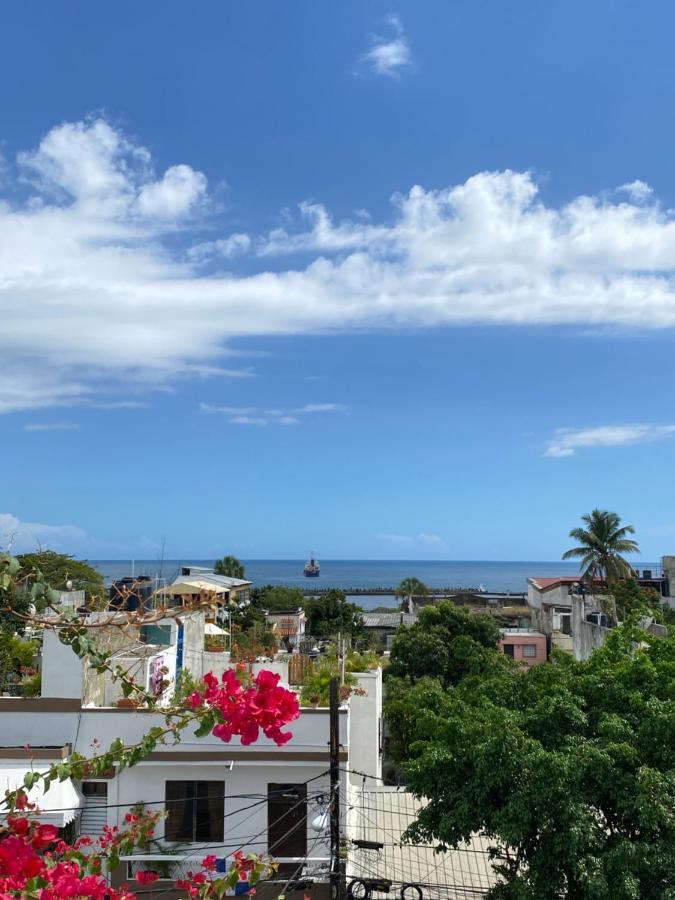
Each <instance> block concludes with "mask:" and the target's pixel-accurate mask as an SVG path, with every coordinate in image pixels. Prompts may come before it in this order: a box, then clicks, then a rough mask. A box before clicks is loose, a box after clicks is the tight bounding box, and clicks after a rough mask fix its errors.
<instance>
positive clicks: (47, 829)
mask: <svg viewBox="0 0 675 900" xmlns="http://www.w3.org/2000/svg"><path fill="white" fill-rule="evenodd" d="M58 836H59V829H58V828H57V827H56V826H55V825H39V826H38V827H37V829H36V831H35V833H34V834H33V838H32V844H33V847H35V849H36V850H44V849H46V848H47V847H48V846H49V845H50V844H53V843H54V841H55V840H56V839H57V838H58Z"/></svg>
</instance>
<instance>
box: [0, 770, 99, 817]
mask: <svg viewBox="0 0 675 900" xmlns="http://www.w3.org/2000/svg"><path fill="white" fill-rule="evenodd" d="M49 765H50V763H49V762H43V761H42V760H40V761H39V762H37V763H36V768H38V767H39V768H38V771H43V770H46V769H47V768H49ZM25 775H26V766H25V764H24V765H22V766H2V767H1V768H0V797H4V795H5V791H15V790H17V788H20V787H21V785H22V784H23V779H24V777H25ZM28 799H29V801H30V802H31V803H36V804H37V806H38V809H39V812H35V813H31V812H30V810H27V811H26V812H25V813H23V815H26V816H29V817H34V818H36V819H37V820H38V821H39V822H42V823H43V824H44V825H55V826H56V827H57V828H64V827H65V826H66V825H67V824H68V823H69V822H72V821H73V819H74V818H75V816H76V815H77V813H78V811H79V810H80V809H81V808H82V807H83V806H84V800H83V798H82V795H81V794H80V792H79V791H78V789H77V788H76V787H75V785H74V784H73V782H72V781H71V780H70V778H67V779H66V780H65V781H52V783H51V784H50V786H49V790H48V791H47V793H46V794H45V793H44V783H43V782H42V781H41V782H40V783H39V784H36V785H35V786H34V787H32V788H31V789H30V791H29V792H28ZM0 815H1V814H0ZM2 818H5V817H4V816H2Z"/></svg>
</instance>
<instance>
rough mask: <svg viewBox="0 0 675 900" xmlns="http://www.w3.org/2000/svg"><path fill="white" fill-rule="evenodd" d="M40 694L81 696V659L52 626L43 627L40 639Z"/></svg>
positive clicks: (48, 695) (47, 695)
mask: <svg viewBox="0 0 675 900" xmlns="http://www.w3.org/2000/svg"><path fill="white" fill-rule="evenodd" d="M42 696H43V697H78V698H79V697H81V696H82V661H81V660H80V658H79V656H76V655H75V653H73V651H72V649H71V648H70V647H69V646H68V645H67V644H62V643H61V641H60V640H59V637H58V634H57V632H56V631H55V630H54V629H52V628H45V630H44V635H43V639H42ZM23 743H25V741H24V742H23ZM23 743H22V744H20V745H19V746H22V745H23Z"/></svg>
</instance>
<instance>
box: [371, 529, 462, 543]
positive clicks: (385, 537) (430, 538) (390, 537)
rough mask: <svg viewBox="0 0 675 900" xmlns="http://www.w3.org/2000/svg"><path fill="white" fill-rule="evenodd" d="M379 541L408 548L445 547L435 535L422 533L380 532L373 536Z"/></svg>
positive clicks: (441, 540)
mask: <svg viewBox="0 0 675 900" xmlns="http://www.w3.org/2000/svg"><path fill="white" fill-rule="evenodd" d="M375 537H377V538H379V539H380V540H381V541H386V542H387V543H389V544H406V545H408V546H414V545H417V546H427V547H445V541H444V540H443V538H442V537H440V536H439V535H437V534H432V533H430V532H427V531H422V532H420V533H419V534H391V533H390V532H381V533H380V534H377V535H375Z"/></svg>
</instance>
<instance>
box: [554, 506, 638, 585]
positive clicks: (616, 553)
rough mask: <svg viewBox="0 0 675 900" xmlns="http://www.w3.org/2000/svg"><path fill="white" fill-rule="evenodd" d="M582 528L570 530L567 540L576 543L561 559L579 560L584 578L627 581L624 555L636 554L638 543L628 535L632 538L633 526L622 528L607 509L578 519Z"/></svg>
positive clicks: (627, 575) (628, 569)
mask: <svg viewBox="0 0 675 900" xmlns="http://www.w3.org/2000/svg"><path fill="white" fill-rule="evenodd" d="M581 519H582V521H583V522H584V523H585V525H586V527H585V528H573V529H572V531H570V537H571V538H574V539H575V541H578V542H579V546H578V547H572V549H571V550H568V551H567V552H566V553H563V557H562V558H563V559H572V558H574V557H581V563H580V567H581V568H582V569H583V570H584V572H583V577H584V578H587V579H589V580H591V581H592V580H593V579H594V578H600V579H602V580H604V581H606V582H610V581H617V580H618V579H620V578H629V577H630V576H631V574H632V568H631V566H630V564H629V563H628V561H627V560H626V559H624V557H623V556H622V554H623V553H639V552H640V548H639V547H638V545H637V543H636V542H635V541H633V540H631V539H630V538H629V537H627V535H629V534H635V529H634V528H633V526H632V525H623V526H622V525H621V517H620V516H618V515H617V514H616V513H614V512H608V511H607V510H606V509H594V510H593V511H592V512H591V513H587V514H586V515H585V516H582V517H581Z"/></svg>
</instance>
